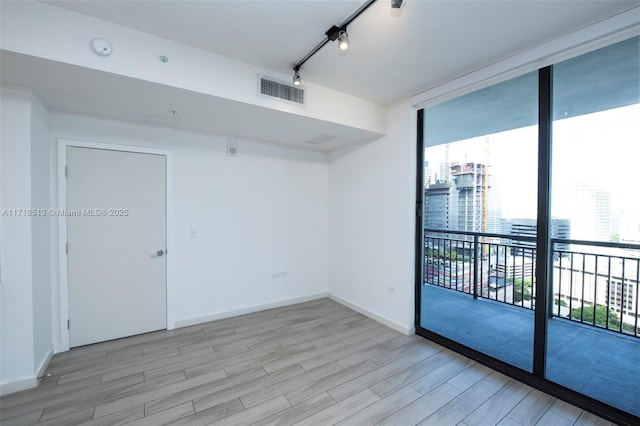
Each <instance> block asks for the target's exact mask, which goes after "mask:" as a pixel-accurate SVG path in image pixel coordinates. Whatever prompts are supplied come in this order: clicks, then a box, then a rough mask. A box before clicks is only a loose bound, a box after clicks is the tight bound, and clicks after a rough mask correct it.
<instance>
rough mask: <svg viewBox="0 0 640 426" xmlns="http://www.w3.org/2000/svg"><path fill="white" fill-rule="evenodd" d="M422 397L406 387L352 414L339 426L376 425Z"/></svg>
mask: <svg viewBox="0 0 640 426" xmlns="http://www.w3.org/2000/svg"><path fill="white" fill-rule="evenodd" d="M421 397H422V394H421V393H420V392H418V391H416V390H414V389H413V388H412V387H409V386H405V387H403V388H401V389H398V390H397V391H395V392H393V393H391V394H389V395H388V396H387V397H385V398H383V399H380V400H379V401H376V402H374V403H373V404H371V405H369V406H367V407H365V408H363V409H362V410H360V411H358V412H356V413H355V414H352V415H351V416H349V417H347V418H345V419H344V420H342V421H341V422H339V423H337V424H338V425H341V426H350V425H375V424H377V423H379V422H380V421H382V420H384V419H386V418H387V417H389V416H390V415H392V414H393V413H395V412H396V411H398V410H399V409H401V408H403V407H406V406H407V405H409V404H411V403H412V402H413V401H415V400H416V399H418V398H421Z"/></svg>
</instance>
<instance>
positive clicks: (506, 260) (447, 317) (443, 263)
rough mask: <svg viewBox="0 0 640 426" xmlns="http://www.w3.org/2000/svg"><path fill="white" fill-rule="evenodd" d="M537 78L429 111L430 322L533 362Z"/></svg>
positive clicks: (506, 357) (426, 309) (500, 354)
mask: <svg viewBox="0 0 640 426" xmlns="http://www.w3.org/2000/svg"><path fill="white" fill-rule="evenodd" d="M537 95H538V80H537V74H536V73H532V74H527V75H524V76H521V77H519V78H516V79H513V80H509V81H506V82H504V83H501V84H498V85H495V86H492V87H489V88H486V89H483V90H480V91H478V92H474V93H471V94H469V95H466V96H462V97H460V98H457V99H453V100H451V101H448V102H445V103H442V104H439V105H436V106H434V107H431V108H427V109H426V110H425V112H424V141H425V145H426V146H425V149H424V169H423V184H424V195H423V197H424V198H423V211H424V216H423V232H424V259H423V263H424V268H423V269H424V277H423V280H422V285H421V296H422V297H421V315H420V325H421V327H423V328H425V329H427V330H430V331H432V332H434V333H437V334H439V335H442V336H445V337H447V338H449V339H451V340H455V341H456V342H459V343H461V344H463V345H465V346H468V347H470V348H473V349H475V350H478V351H480V352H483V353H486V354H488V355H490V356H491V357H494V358H496V359H498V360H501V361H504V362H507V363H509V364H512V365H514V366H517V367H518V368H521V369H523V370H526V371H532V368H533V324H534V321H533V305H532V295H533V293H534V291H535V288H534V287H535V275H534V270H535V254H536V248H535V236H536V227H535V218H536V192H537V190H536V176H537V161H536V155H537V134H538V128H537V115H538V101H537Z"/></svg>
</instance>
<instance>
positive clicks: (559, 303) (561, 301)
mask: <svg viewBox="0 0 640 426" xmlns="http://www.w3.org/2000/svg"><path fill="white" fill-rule="evenodd" d="M556 305H560V306H562V307H563V308H566V307H567V306H569V305H568V304H567V302H566V301H565V300H564V299H560V298H557V299H556Z"/></svg>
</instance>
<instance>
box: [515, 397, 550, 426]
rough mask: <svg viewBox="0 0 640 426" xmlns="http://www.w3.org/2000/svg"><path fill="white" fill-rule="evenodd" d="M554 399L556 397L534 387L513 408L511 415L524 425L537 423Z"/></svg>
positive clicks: (530, 425) (528, 425)
mask: <svg viewBox="0 0 640 426" xmlns="http://www.w3.org/2000/svg"><path fill="white" fill-rule="evenodd" d="M554 401H555V398H554V397H552V396H550V395H547V394H545V393H543V392H540V391H539V390H537V389H534V390H532V391H531V392H529V394H528V395H527V396H526V397H525V398H524V399H523V400H522V401H521V402H520V403H519V404H518V405H517V406H516V407H515V408H514V409H513V410H511V412H510V413H509V417H510V418H511V419H513V420H515V421H516V422H518V423H520V424H521V425H523V426H532V425H535V424H536V423H538V420H540V419H541V418H542V416H543V415H544V413H546V412H547V410H548V409H549V407H551V405H552V404H553V403H554Z"/></svg>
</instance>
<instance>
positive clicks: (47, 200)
mask: <svg viewBox="0 0 640 426" xmlns="http://www.w3.org/2000/svg"><path fill="white" fill-rule="evenodd" d="M50 167H51V155H50V142H49V111H48V110H47V109H46V108H45V107H44V106H43V105H42V103H41V102H40V101H39V100H38V98H36V97H35V96H32V98H31V204H30V206H31V207H32V208H36V209H43V210H48V209H49V208H50V207H51V195H50V193H51V191H50V172H49V170H50ZM53 220H54V218H53V217H49V216H34V217H33V218H32V219H31V230H32V233H31V243H32V246H31V252H32V262H33V276H32V279H33V295H32V296H33V352H34V360H33V361H34V368H35V371H36V372H37V373H39V370H41V369H42V367H43V366H46V365H44V364H46V363H47V362H48V358H49V357H51V356H52V355H53V335H52V332H53V324H52V317H51V313H52V312H51V303H52V300H51V245H52V244H51V223H52V222H53Z"/></svg>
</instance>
